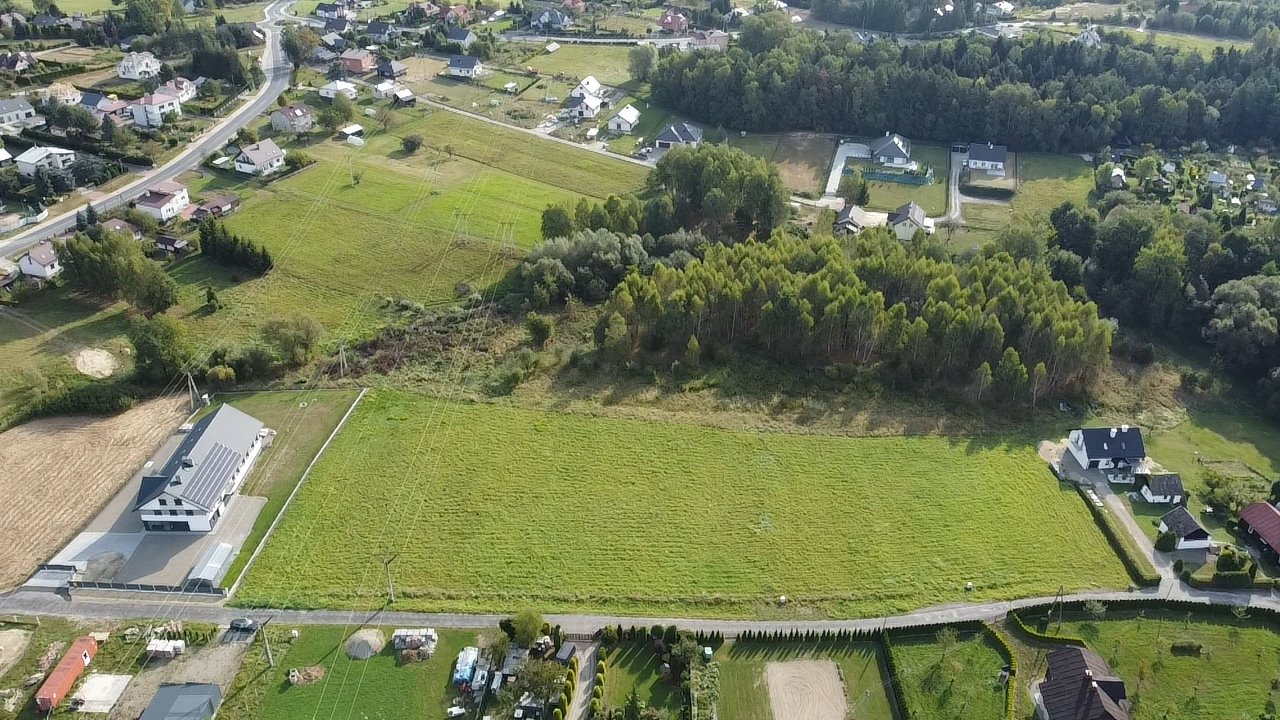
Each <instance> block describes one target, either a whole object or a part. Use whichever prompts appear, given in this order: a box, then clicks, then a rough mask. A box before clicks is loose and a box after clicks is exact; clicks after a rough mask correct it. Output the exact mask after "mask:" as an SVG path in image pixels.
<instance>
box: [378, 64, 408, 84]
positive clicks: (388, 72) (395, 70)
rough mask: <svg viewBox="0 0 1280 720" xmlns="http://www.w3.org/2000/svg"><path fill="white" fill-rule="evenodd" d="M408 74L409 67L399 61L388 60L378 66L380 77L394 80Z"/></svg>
mask: <svg viewBox="0 0 1280 720" xmlns="http://www.w3.org/2000/svg"><path fill="white" fill-rule="evenodd" d="M408 72H409V66H408V65H405V64H404V63H402V62H400V61H399V60H388V61H386V62H384V63H382V64H380V65H378V75H380V76H382V77H384V78H390V79H392V80H394V79H396V78H398V77H400V76H401V75H405V74H408Z"/></svg>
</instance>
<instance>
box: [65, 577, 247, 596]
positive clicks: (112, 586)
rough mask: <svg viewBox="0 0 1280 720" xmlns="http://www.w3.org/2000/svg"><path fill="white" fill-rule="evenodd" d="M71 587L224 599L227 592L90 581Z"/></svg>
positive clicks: (79, 581)
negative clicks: (184, 594)
mask: <svg viewBox="0 0 1280 720" xmlns="http://www.w3.org/2000/svg"><path fill="white" fill-rule="evenodd" d="M71 587H73V588H85V589H92V590H129V591H131V592H154V593H186V594H188V595H212V596H215V597H226V596H227V591H226V590H223V589H222V588H211V587H186V586H180V585H146V584H143V583H118V582H97V581H92V580H72V581H71Z"/></svg>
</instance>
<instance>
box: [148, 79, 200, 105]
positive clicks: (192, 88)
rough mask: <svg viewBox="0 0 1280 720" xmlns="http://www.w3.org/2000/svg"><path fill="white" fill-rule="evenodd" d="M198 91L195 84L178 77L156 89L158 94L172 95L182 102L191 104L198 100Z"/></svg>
mask: <svg viewBox="0 0 1280 720" xmlns="http://www.w3.org/2000/svg"><path fill="white" fill-rule="evenodd" d="M196 89H197V88H196V84H195V83H194V82H192V81H190V80H188V79H186V78H184V77H176V78H174V79H172V80H170V81H169V82H167V83H165V84H163V85H161V86H160V87H158V88H156V92H161V93H165V94H166V95H172V96H174V97H176V98H178V100H179V101H181V102H191V101H192V100H195V99H196Z"/></svg>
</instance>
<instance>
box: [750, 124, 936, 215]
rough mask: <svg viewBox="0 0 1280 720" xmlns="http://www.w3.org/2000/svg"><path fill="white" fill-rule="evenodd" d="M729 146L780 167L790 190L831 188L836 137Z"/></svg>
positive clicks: (762, 138) (757, 138)
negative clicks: (828, 179)
mask: <svg viewBox="0 0 1280 720" xmlns="http://www.w3.org/2000/svg"><path fill="white" fill-rule="evenodd" d="M729 144H730V145H732V146H734V147H736V148H739V149H741V150H743V151H745V152H747V153H749V154H751V155H755V156H756V157H759V158H764V159H765V160H768V161H770V162H772V163H774V164H775V165H777V166H778V174H779V175H781V176H782V182H783V184H785V185H786V186H787V187H788V188H791V189H792V190H794V191H796V192H808V193H817V194H819V195H820V194H822V191H823V190H824V189H825V186H826V184H827V175H828V173H830V172H831V162H832V159H833V158H834V156H835V152H836V138H835V137H834V136H824V135H815V134H813V133H786V134H781V135H757V134H749V135H747V136H746V137H742V136H741V135H740V134H739V135H732V134H731V135H730V136H729ZM944 187H945V185H944ZM873 199H874V198H873ZM943 202H944V203H945V202H946V201H945V198H944V200H943Z"/></svg>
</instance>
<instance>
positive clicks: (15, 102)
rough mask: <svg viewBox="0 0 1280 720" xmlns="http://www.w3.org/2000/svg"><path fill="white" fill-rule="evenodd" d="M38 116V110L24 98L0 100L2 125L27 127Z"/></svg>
mask: <svg viewBox="0 0 1280 720" xmlns="http://www.w3.org/2000/svg"><path fill="white" fill-rule="evenodd" d="M35 116H36V109H35V108H33V107H31V103H29V102H27V101H26V100H24V99H23V98H9V99H5V100H0V125H26V124H27V122H26V121H27V120H29V119H31V118H34V117H35Z"/></svg>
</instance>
